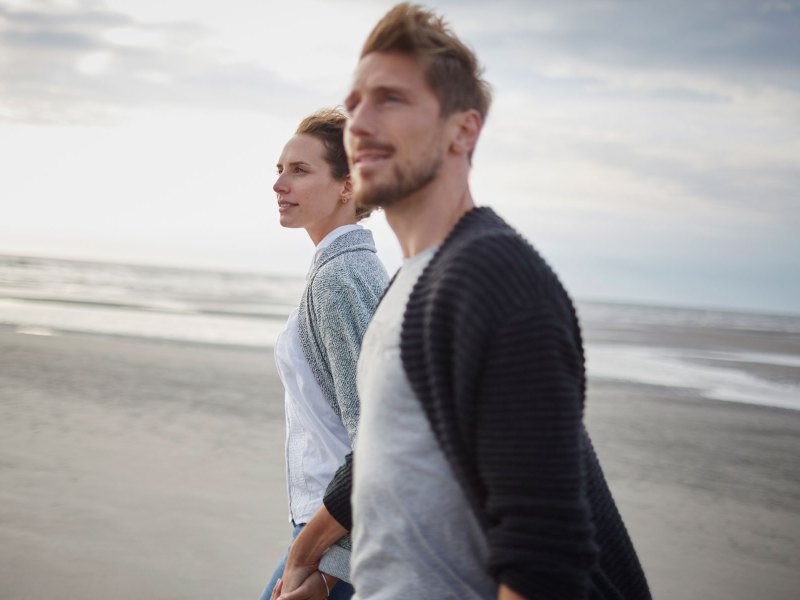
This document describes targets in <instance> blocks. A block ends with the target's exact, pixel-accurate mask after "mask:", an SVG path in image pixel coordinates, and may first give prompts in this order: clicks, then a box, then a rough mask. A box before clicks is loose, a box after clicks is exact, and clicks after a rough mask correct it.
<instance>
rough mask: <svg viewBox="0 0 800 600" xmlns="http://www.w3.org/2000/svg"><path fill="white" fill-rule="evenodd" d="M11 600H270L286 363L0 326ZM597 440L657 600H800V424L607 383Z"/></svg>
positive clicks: (2, 579) (1, 501)
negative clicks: (267, 588)
mask: <svg viewBox="0 0 800 600" xmlns="http://www.w3.org/2000/svg"><path fill="white" fill-rule="evenodd" d="M0 373H2V381H3V386H2V387H1V388H0V456H2V460H0V587H2V589H3V590H4V591H5V593H6V594H8V596H9V597H48V596H58V597H66V598H81V599H82V600H100V599H101V598H107V597H109V596H114V597H116V598H120V599H122V600H126V599H130V600H134V599H137V600H138V599H140V598H153V599H162V598H163V599H165V600H166V599H168V598H185V597H192V598H197V599H201V600H202V599H206V598H207V599H209V600H211V599H212V598H214V599H218V598H221V597H232V598H233V597H258V596H257V595H258V594H260V593H261V590H262V588H263V585H264V584H265V582H266V579H267V578H268V577H269V574H270V573H271V571H272V569H273V568H274V565H275V562H276V561H277V559H278V558H279V556H280V555H281V554H282V552H283V550H284V549H285V546H286V543H287V542H288V537H289V527H288V524H287V519H286V492H285V482H284V467H283V435H284V431H283V429H284V422H283V419H284V416H283V395H282V390H281V386H280V382H279V379H278V377H277V373H276V372H275V366H274V359H273V356H272V351H271V349H268V348H250V347H232V346H226V345H208V344H196V343H192V342H177V343H175V342H174V341H171V340H144V339H136V338H127V337H110V336H102V335H99V336H98V335H93V334H63V335H56V336H51V337H48V336H35V335H24V334H19V333H16V332H15V328H14V327H4V326H0ZM586 420H587V427H588V429H589V431H590V434H591V437H592V440H593V442H594V445H595V448H596V450H597V453H598V455H599V456H600V459H601V463H602V465H603V468H604V470H605V474H606V477H607V479H608V480H609V483H610V486H611V489H612V493H613V494H614V496H615V498H616V499H617V502H618V506H619V508H620V512H621V513H622V515H623V519H624V520H625V523H626V525H627V526H628V528H629V530H630V531H631V535H632V538H633V541H634V544H635V546H636V547H637V550H638V551H639V555H640V559H641V560H642V563H643V566H644V568H645V572H646V574H647V576H648V579H649V581H650V585H651V589H652V591H653V595H654V597H656V598H660V597H669V598H674V599H676V600H681V599H685V600H696V599H697V598H703V599H704V600H716V599H719V600H723V599H725V600H745V599H748V600H749V599H750V598H755V597H761V598H770V599H776V600H782V599H784V598H785V599H787V600H788V599H789V598H794V596H795V595H796V591H797V590H798V589H800V575H799V574H800V514H799V513H800V481H798V479H799V478H798V475H797V470H796V467H795V461H796V456H798V453H800V435H798V434H800V412H798V411H794V410H784V409H780V408H773V407H763V406H755V405H749V404H740V403H732V402H726V401H719V400H706V399H700V398H696V397H694V396H693V393H692V392H691V391H690V390H682V391H675V390H670V389H669V388H661V387H654V386H642V385H636V384H625V383H620V382H610V381H591V382H590V385H589V392H588V400H587V411H586Z"/></svg>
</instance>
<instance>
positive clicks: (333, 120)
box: [295, 108, 373, 221]
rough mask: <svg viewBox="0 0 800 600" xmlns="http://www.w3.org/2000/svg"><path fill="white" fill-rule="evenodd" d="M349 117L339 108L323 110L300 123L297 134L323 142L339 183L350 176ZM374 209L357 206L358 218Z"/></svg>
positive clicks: (327, 161)
mask: <svg viewBox="0 0 800 600" xmlns="http://www.w3.org/2000/svg"><path fill="white" fill-rule="evenodd" d="M346 123H347V115H345V113H344V112H343V111H342V110H341V109H339V108H323V109H321V110H318V111H317V112H315V113H313V114H311V115H308V116H307V117H306V118H305V119H303V120H302V121H300V125H298V126H297V131H295V133H296V134H304V135H310V136H313V137H315V138H317V139H318V140H319V141H321V142H322V145H323V146H324V147H325V155H324V158H325V162H326V163H328V166H329V167H330V168H331V175H332V176H333V178H334V179H336V180H337V181H341V180H343V179H344V178H345V177H347V176H348V175H349V174H350V165H349V164H348V163H347V153H346V152H345V150H344V126H345V124H346ZM372 210H373V209H372V208H371V207H370V208H367V207H365V206H361V205H360V204H357V205H356V217H357V218H358V220H359V221H360V220H361V219H366V218H367V217H368V216H369V215H370V214H371V213H372Z"/></svg>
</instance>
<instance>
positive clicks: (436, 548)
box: [351, 247, 497, 600]
mask: <svg viewBox="0 0 800 600" xmlns="http://www.w3.org/2000/svg"><path fill="white" fill-rule="evenodd" d="M435 251H436V248H435V247H434V248H429V249H428V250H426V251H424V252H422V253H420V254H417V255H416V256H414V257H413V258H410V259H408V260H407V261H406V262H405V263H404V265H403V267H402V268H401V270H400V271H399V273H398V275H397V277H396V279H395V281H394V284H393V285H392V287H391V288H390V289H389V291H388V292H387V293H386V295H385V296H384V298H383V300H382V301H381V304H380V306H379V307H378V310H377V311H376V312H375V315H374V316H373V318H372V321H371V322H370V325H369V327H368V328H367V332H366V334H365V336H364V340H363V343H362V348H361V355H360V358H359V361H358V394H359V397H360V398H361V420H360V425H359V433H358V439H357V440H356V444H355V458H354V462H353V469H354V471H353V473H354V475H353V523H354V527H353V555H352V560H351V575H352V581H353V585H354V586H355V589H356V599H364V598H368V599H369V600H388V599H406V598H438V599H446V598H454V599H455V598H458V599H460V600H465V599H477V598H480V599H484V598H496V597H497V584H496V583H495V582H494V580H493V579H492V578H491V577H490V576H489V574H488V572H487V569H486V561H487V556H488V546H487V542H486V536H485V535H484V533H483V531H482V530H481V528H480V526H479V524H478V521H477V519H476V518H475V516H474V514H473V513H472V511H471V510H470V508H469V505H468V504H467V501H466V498H465V497H464V495H463V492H462V490H461V488H460V486H459V485H458V482H457V481H456V480H455V477H454V475H453V472H452V469H451V468H450V465H449V464H448V463H447V460H446V459H445V457H444V455H443V454H442V451H441V448H440V447H439V444H438V442H437V441H436V438H435V437H434V435H433V432H432V430H431V427H430V424H429V422H428V419H427V417H426V416H425V413H424V412H423V409H422V405H421V404H420V401H419V399H418V398H417V397H416V396H415V394H414V392H413V391H412V390H411V387H410V385H409V382H408V378H407V377H406V374H405V372H404V371H403V367H402V363H401V360H400V329H401V326H402V320H403V312H404V310H405V306H406V303H407V302H408V297H409V295H410V294H411V290H412V288H413V286H414V284H415V283H416V281H417V279H418V278H419V276H420V274H421V273H422V271H423V270H424V268H425V266H426V265H427V264H428V262H429V261H430V259H431V258H432V257H433V255H434V253H435Z"/></svg>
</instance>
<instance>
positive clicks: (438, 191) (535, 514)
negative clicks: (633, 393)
mask: <svg viewBox="0 0 800 600" xmlns="http://www.w3.org/2000/svg"><path fill="white" fill-rule="evenodd" d="M489 103H490V94H489V91H488V86H487V85H486V83H485V82H484V81H483V80H482V79H481V78H480V71H479V68H478V64H477V61H476V59H475V56H474V55H473V53H472V52H471V51H470V50H469V49H468V48H467V47H466V46H465V45H464V44H463V43H461V42H460V41H459V40H458V39H457V38H456V37H455V36H454V35H453V34H452V33H451V32H450V31H449V30H448V28H447V27H446V26H445V24H444V23H443V22H442V20H441V19H440V18H439V17H437V16H436V15H434V14H433V13H431V12H428V11H425V10H423V9H421V8H419V7H416V6H411V5H408V4H401V5H398V6H396V7H395V8H394V9H392V10H391V11H390V12H389V13H388V14H387V15H386V16H385V17H384V18H383V19H382V20H381V21H380V22H379V23H378V25H377V26H376V27H375V29H374V30H373V31H372V33H371V34H370V36H369V38H368V40H367V42H366V43H365V45H364V48H363V51H362V53H361V59H360V61H359V64H358V67H357V69H356V73H355V77H354V81H353V85H352V89H351V92H350V94H349V95H348V97H347V100H346V102H345V107H346V109H347V110H348V112H349V114H350V122H349V124H348V126H347V130H346V133H345V143H346V146H347V152H348V157H349V160H350V163H351V173H352V177H353V181H354V190H355V195H356V199H357V201H358V202H361V203H363V204H366V205H374V206H382V207H383V208H384V210H385V212H386V218H387V221H388V222H389V224H390V226H391V227H392V229H393V230H394V232H395V234H396V235H397V238H398V240H399V242H400V245H401V248H402V250H403V254H404V256H405V257H406V260H405V262H404V264H403V267H402V268H401V269H400V271H399V272H398V274H397V275H396V276H395V279H394V281H393V283H392V285H391V287H390V288H389V290H388V291H387V292H386V294H385V296H384V298H383V300H382V301H381V304H380V306H379V307H378V310H377V311H376V313H375V316H374V317H373V320H372V322H371V323H370V325H369V328H368V330H367V333H366V335H365V337H364V341H363V346H362V352H361V356H360V359H359V366H358V387H359V395H360V397H361V401H362V411H361V424H360V429H359V438H358V440H357V442H356V448H355V455H354V459H353V461H352V463H348V465H346V467H345V468H346V469H352V473H353V475H352V482H353V485H352V491H351V489H350V486H349V485H347V484H345V485H340V486H331V487H330V488H329V489H328V493H327V494H326V498H325V507H323V508H322V509H321V510H320V512H319V513H318V514H317V515H316V516H315V517H314V519H312V522H311V523H309V525H308V526H307V527H306V530H305V531H304V532H303V534H301V536H300V537H298V539H297V541H296V542H295V546H294V547H293V550H292V553H290V561H289V563H290V564H289V566H288V567H287V575H286V580H285V581H284V584H283V585H284V588H283V595H282V596H281V597H284V598H287V599H288V600H294V599H295V598H319V597H325V589H324V588H321V582H320V579H321V578H319V577H316V576H315V575H314V569H315V566H316V564H317V561H318V560H319V556H320V555H321V553H322V552H323V551H324V550H325V548H327V547H328V546H329V545H330V544H331V543H332V542H333V541H335V540H336V539H337V538H338V537H339V536H341V535H342V534H343V533H344V532H345V531H346V530H349V529H351V524H352V533H353V558H352V573H351V577H352V581H353V584H354V586H355V588H356V597H357V598H361V599H370V600H372V599H401V598H413V599H416V598H459V599H463V598H499V599H504V600H509V599H517V598H537V599H559V600H563V599H572V598H603V599H605V598H615V599H617V598H623V599H641V598H643V599H646V598H649V597H650V594H649V591H648V588H647V583H646V581H645V577H644V574H643V572H642V569H641V567H640V565H639V562H638V559H637V557H636V553H635V551H634V549H633V546H632V544H631V542H630V539H629V537H628V534H627V532H626V530H625V527H624V525H623V523H622V520H621V518H620V516H619V514H618V512H617V510H616V507H615V505H614V501H613V499H612V497H611V495H610V493H609V491H608V487H607V485H606V483H605V480H604V478H603V474H602V471H601V469H600V466H599V464H598V462H597V459H596V456H595V454H594V451H593V450H592V446H591V442H590V440H589V437H588V435H587V433H586V430H585V429H584V426H583V403H584V392H585V373H584V361H583V348H582V342H581V336H580V330H579V327H578V322H577V318H576V316H575V311H574V309H573V306H572V303H571V301H570V299H569V297H568V295H567V294H566V292H565V291H564V290H563V288H562V287H561V285H560V283H559V282H558V279H557V278H556V276H555V274H554V273H553V272H552V271H551V270H550V268H549V267H548V266H547V265H546V264H545V262H544V261H543V260H542V259H541V258H540V257H539V255H538V254H537V253H536V252H535V250H534V249H533V248H532V247H531V246H530V245H529V244H528V243H527V242H526V241H525V240H524V239H523V238H522V237H520V236H519V235H518V234H517V233H516V232H515V231H514V230H513V229H511V228H510V227H509V226H508V225H507V224H506V223H505V222H503V220H502V219H500V218H499V217H498V216H497V215H496V214H495V213H494V212H493V211H492V210H491V209H488V208H475V205H474V202H473V199H472V196H471V193H470V189H469V185H468V175H469V170H470V165H471V157H472V151H473V149H474V147H475V144H476V142H477V139H478V136H479V134H480V131H481V127H482V124H483V122H484V120H485V118H486V113H487V110H488V107H489ZM343 481H345V482H348V481H350V480H349V479H346V478H345V479H343ZM351 495H352V513H351V502H350V500H351ZM351 515H352V516H351ZM351 521H352V522H351ZM292 554H293V555H294V556H292ZM306 576H308V579H305V577H306ZM304 579H305V583H303V585H302V586H301V587H300V588H296V586H297V585H298V584H299V583H300V581H302V580H304ZM290 589H295V590H296V591H295V592H294V593H287V592H289V590H290Z"/></svg>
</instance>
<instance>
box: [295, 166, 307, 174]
mask: <svg viewBox="0 0 800 600" xmlns="http://www.w3.org/2000/svg"><path fill="white" fill-rule="evenodd" d="M294 172H295V173H305V172H306V170H305V169H304V168H303V167H295V168H294Z"/></svg>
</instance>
